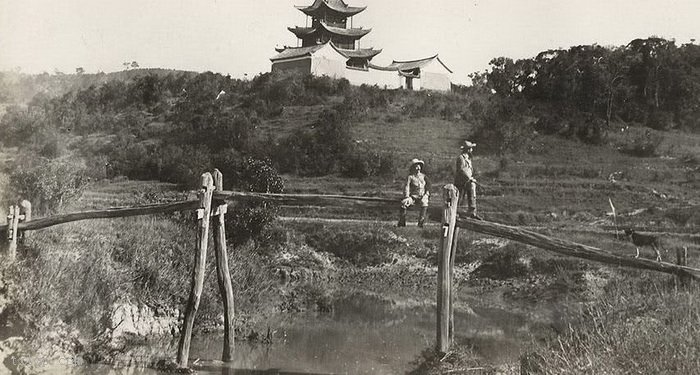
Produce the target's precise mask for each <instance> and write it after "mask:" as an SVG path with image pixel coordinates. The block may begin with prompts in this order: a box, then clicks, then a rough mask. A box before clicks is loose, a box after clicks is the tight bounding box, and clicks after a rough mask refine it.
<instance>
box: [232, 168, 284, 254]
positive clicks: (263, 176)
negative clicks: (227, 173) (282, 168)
mask: <svg viewBox="0 0 700 375" xmlns="http://www.w3.org/2000/svg"><path fill="white" fill-rule="evenodd" d="M239 171H240V173H238V176H239V178H237V179H236V183H237V184H238V185H239V186H241V187H242V188H243V189H245V190H247V191H251V192H259V193H282V192H283V191H284V181H283V180H282V178H281V177H280V176H279V175H278V174H277V171H276V170H275V169H274V168H273V167H272V166H271V165H270V162H269V161H268V160H256V159H252V158H246V159H244V160H243V162H242V163H241V164H240V168H239ZM277 213H278V209H277V207H276V206H274V205H271V204H269V203H265V202H262V203H260V202H245V203H242V204H238V205H237V206H236V210H235V211H232V212H229V214H228V215H226V233H230V234H231V236H230V238H232V240H231V242H232V243H233V245H234V246H238V245H241V244H243V243H245V242H247V241H248V240H250V239H260V237H261V236H263V235H264V234H265V229H266V228H267V227H268V225H269V224H271V223H272V222H273V221H274V220H275V219H276V218H277Z"/></svg>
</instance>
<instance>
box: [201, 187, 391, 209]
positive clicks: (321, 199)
mask: <svg viewBox="0 0 700 375" xmlns="http://www.w3.org/2000/svg"><path fill="white" fill-rule="evenodd" d="M214 200H215V201H256V200H264V201H269V202H276V203H279V204H285V205H293V206H320V207H322V206H362V207H369V208H386V207H391V208H396V207H398V206H399V203H400V199H399V198H398V196H397V198H378V197H356V196H349V195H321V194H277V193H251V192H241V191H221V192H218V191H217V192H216V193H214Z"/></svg>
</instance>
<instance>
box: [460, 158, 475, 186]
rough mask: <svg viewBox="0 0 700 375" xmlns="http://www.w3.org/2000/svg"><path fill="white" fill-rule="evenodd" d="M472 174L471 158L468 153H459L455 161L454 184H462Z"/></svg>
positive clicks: (469, 179)
mask: <svg viewBox="0 0 700 375" xmlns="http://www.w3.org/2000/svg"><path fill="white" fill-rule="evenodd" d="M473 176H474V168H473V167H472V159H471V158H470V157H469V154H460V155H459V156H458V157H457V160H456V162H455V185H457V186H460V185H464V184H466V183H467V182H469V181H471V180H472V178H473Z"/></svg>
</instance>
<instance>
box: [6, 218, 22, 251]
mask: <svg viewBox="0 0 700 375" xmlns="http://www.w3.org/2000/svg"><path fill="white" fill-rule="evenodd" d="M20 217H21V215H20V212H19V206H10V215H8V216H7V224H9V225H8V227H7V235H8V238H7V239H8V240H9V245H8V247H7V259H8V260H9V261H14V260H15V258H16V257H17V234H18V233H17V225H19V219H20Z"/></svg>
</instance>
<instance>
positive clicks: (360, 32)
mask: <svg viewBox="0 0 700 375" xmlns="http://www.w3.org/2000/svg"><path fill="white" fill-rule="evenodd" d="M319 24H320V25H321V27H323V28H324V29H326V31H328V32H329V33H332V34H336V35H342V36H351V37H357V38H361V37H363V36H365V35H367V34H369V33H370V31H372V29H362V28H359V29H344V28H342V27H333V26H328V25H326V24H325V23H323V22H320V23H319Z"/></svg>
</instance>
